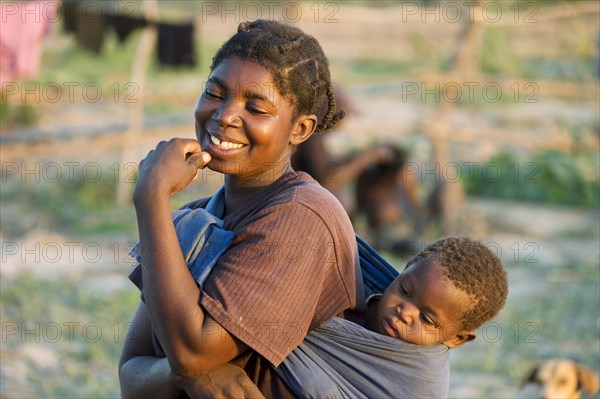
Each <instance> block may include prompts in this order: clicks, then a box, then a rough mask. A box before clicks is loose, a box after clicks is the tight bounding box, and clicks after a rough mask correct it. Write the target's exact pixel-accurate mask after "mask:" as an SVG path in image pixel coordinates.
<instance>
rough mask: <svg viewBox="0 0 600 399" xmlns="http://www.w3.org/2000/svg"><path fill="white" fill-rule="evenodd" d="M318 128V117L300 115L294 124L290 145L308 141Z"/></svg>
mask: <svg viewBox="0 0 600 399" xmlns="http://www.w3.org/2000/svg"><path fill="white" fill-rule="evenodd" d="M316 128H317V117H316V115H300V116H299V117H298V118H297V119H296V121H295V123H294V130H292V134H291V135H290V144H292V145H298V144H300V143H302V142H304V141H306V140H307V139H308V138H309V137H310V136H311V135H312V134H313V133H314V131H315V129H316Z"/></svg>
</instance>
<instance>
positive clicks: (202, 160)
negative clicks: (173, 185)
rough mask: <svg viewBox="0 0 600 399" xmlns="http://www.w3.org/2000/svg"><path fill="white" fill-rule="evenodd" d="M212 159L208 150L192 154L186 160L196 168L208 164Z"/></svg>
mask: <svg viewBox="0 0 600 399" xmlns="http://www.w3.org/2000/svg"><path fill="white" fill-rule="evenodd" d="M210 160H211V156H210V154H209V153H208V152H196V153H194V154H192V155H190V156H189V157H188V158H187V159H186V162H187V163H188V164H189V165H191V166H192V167H194V168H196V169H201V168H204V167H205V166H206V164H207V163H209V162H210Z"/></svg>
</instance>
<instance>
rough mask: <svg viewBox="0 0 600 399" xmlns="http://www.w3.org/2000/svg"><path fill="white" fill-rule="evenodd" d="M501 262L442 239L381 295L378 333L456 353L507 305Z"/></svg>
mask: <svg viewBox="0 0 600 399" xmlns="http://www.w3.org/2000/svg"><path fill="white" fill-rule="evenodd" d="M507 294H508V282H507V277H506V272H505V271H504V268H503V267H502V264H501V263H500V260H499V259H498V257H497V256H495V255H494V254H493V253H492V252H491V251H490V250H489V249H488V248H487V247H486V246H485V245H483V244H482V243H480V242H478V241H475V240H471V239H469V238H458V237H449V238H444V239H441V240H439V241H437V242H435V243H433V244H431V245H429V246H428V247H427V248H425V249H424V250H423V251H421V252H420V253H418V254H417V255H416V256H415V257H414V258H413V259H412V260H410V261H409V262H408V264H407V265H406V268H405V269H404V271H402V273H400V275H399V276H398V277H397V278H396V279H395V280H394V281H393V282H392V283H391V284H390V286H389V287H388V288H387V289H386V290H385V292H384V294H383V296H382V298H381V300H380V301H379V304H378V307H377V329H378V331H379V332H380V333H382V334H385V335H389V336H392V337H397V338H399V339H402V340H404V341H406V342H410V343H413V344H417V345H432V344H438V343H441V344H444V345H446V346H447V347H449V348H456V347H458V346H460V345H462V344H464V343H465V342H468V341H471V340H473V339H475V332H474V330H475V329H476V328H478V327H480V326H481V325H482V324H483V323H485V322H486V321H488V320H491V319H492V318H493V317H494V316H496V314H498V312H499V311H500V309H502V307H503V306H504V303H505V301H506V296H507Z"/></svg>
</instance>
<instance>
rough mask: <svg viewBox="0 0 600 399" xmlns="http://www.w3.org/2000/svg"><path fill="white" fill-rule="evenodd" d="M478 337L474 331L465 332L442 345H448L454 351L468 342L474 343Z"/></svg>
mask: <svg viewBox="0 0 600 399" xmlns="http://www.w3.org/2000/svg"><path fill="white" fill-rule="evenodd" d="M476 337H477V335H476V334H475V332H474V331H466V330H465V331H461V332H459V333H458V334H456V335H455V336H453V337H452V338H449V339H447V340H446V341H444V342H442V344H444V345H446V346H447V347H448V348H450V349H454V348H458V347H459V346H461V345H464V344H466V343H467V342H470V341H473V340H474V339H475V338H476Z"/></svg>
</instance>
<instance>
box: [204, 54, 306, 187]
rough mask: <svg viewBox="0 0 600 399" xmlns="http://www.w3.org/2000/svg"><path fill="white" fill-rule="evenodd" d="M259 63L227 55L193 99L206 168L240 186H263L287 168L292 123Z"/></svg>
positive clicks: (290, 111) (284, 102)
mask: <svg viewBox="0 0 600 399" xmlns="http://www.w3.org/2000/svg"><path fill="white" fill-rule="evenodd" d="M293 112H294V108H293V106H292V104H291V102H290V101H289V100H288V99H287V98H285V97H283V96H281V95H280V93H279V91H278V90H277V88H276V87H275V84H274V83H273V80H272V78H271V74H270V73H269V72H268V71H267V69H265V68H264V67H263V66H261V65H259V64H257V63H253V62H246V61H243V60H240V59H238V58H228V59H225V60H224V61H223V62H221V63H220V64H219V65H218V66H217V67H216V68H215V69H214V70H213V72H212V73H211V75H210V77H209V79H208V82H207V83H206V85H205V88H204V91H203V92H202V95H201V96H200V98H199V100H198V103H197V104H196V110H195V118H196V137H197V138H198V142H199V143H200V145H201V147H202V149H203V150H204V151H207V152H208V153H210V155H211V156H212V160H211V161H210V163H209V164H208V167H209V168H210V169H212V170H215V171H218V172H221V173H224V174H227V175H231V176H234V177H235V178H237V179H238V180H239V181H240V183H242V184H243V185H244V186H252V185H264V184H268V183H270V182H273V181H274V180H276V179H277V178H279V177H280V176H281V175H282V174H283V173H284V172H285V171H286V170H287V168H288V167H289V163H290V156H291V153H292V146H293V144H295V142H294V132H295V130H294V129H295V128H296V123H295V122H294V121H293V120H292V116H293Z"/></svg>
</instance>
